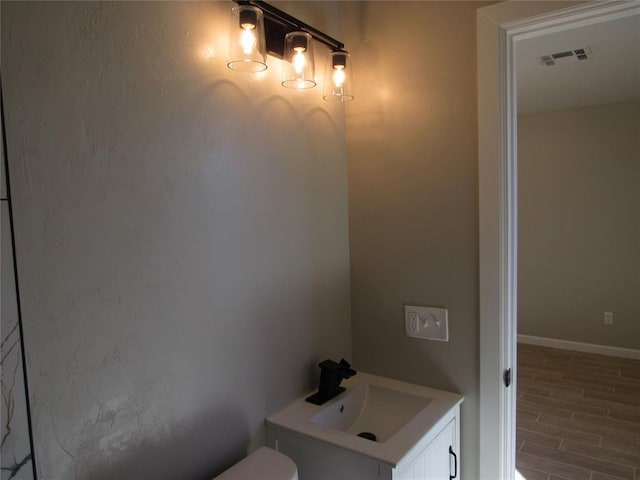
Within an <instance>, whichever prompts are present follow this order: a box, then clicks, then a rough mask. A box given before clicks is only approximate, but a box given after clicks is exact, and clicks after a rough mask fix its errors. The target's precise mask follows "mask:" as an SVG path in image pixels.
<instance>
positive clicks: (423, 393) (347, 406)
mask: <svg viewBox="0 0 640 480" xmlns="http://www.w3.org/2000/svg"><path fill="white" fill-rule="evenodd" d="M343 385H344V386H345V387H346V390H345V391H344V392H343V393H341V394H340V395H339V396H337V397H336V398H334V399H333V400H330V401H329V402H327V403H325V404H324V405H320V406H318V405H313V404H311V403H308V402H305V400H304V398H301V399H299V400H296V401H295V402H293V403H292V404H290V405H289V406H287V407H285V408H284V409H283V410H281V411H280V412H277V413H275V414H274V415H271V416H270V417H268V418H267V421H266V424H267V443H268V445H269V446H270V447H272V448H274V449H276V450H278V451H280V452H282V453H284V454H285V455H287V456H288V457H290V458H291V459H293V461H294V462H295V463H296V465H297V467H298V472H299V476H300V480H328V479H331V480H338V479H344V480H360V479H363V480H364V479H371V480H373V479H383V480H391V479H402V480H417V479H421V480H423V479H429V480H451V479H454V478H455V479H458V478H460V463H459V453H460V403H461V402H462V400H463V397H462V396H461V395H459V394H455V393H450V392H444V391H441V390H435V389H432V388H428V387H423V386H420V385H413V384H409V383H405V382H400V381H397V380H392V379H388V378H384V377H378V376H376V375H370V374H366V373H361V372H360V373H358V374H357V375H356V376H354V377H352V378H350V379H349V380H347V381H345V383H343Z"/></svg>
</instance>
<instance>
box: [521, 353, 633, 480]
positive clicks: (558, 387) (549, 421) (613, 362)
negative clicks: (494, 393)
mask: <svg viewBox="0 0 640 480" xmlns="http://www.w3.org/2000/svg"><path fill="white" fill-rule="evenodd" d="M517 412H518V413H517V422H516V425H517V453H516V465H517V469H518V471H519V472H520V474H521V475H522V476H523V477H524V478H526V480H560V479H565V480H621V479H622V480H640V360H631V359H624V358H618V357H609V356H605V355H595V354H590V353H582V352H572V351H568V350H559V349H555V348H547V347H538V346H533V345H525V344H518V400H517Z"/></svg>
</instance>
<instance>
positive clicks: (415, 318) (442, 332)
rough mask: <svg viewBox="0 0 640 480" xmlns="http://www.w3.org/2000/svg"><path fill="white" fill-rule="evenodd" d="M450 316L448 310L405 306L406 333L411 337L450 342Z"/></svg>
mask: <svg viewBox="0 0 640 480" xmlns="http://www.w3.org/2000/svg"><path fill="white" fill-rule="evenodd" d="M448 317H449V315H448V310H447V309H446V308H437V307H416V306H411V305H405V307H404V325H405V333H406V334H407V336H409V337H414V338H424V339H429V340H439V341H441V342H448V341H449V318H448Z"/></svg>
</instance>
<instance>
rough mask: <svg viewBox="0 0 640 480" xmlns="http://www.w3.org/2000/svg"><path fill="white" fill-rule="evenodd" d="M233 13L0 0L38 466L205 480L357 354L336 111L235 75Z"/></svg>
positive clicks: (337, 17)
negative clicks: (326, 372)
mask: <svg viewBox="0 0 640 480" xmlns="http://www.w3.org/2000/svg"><path fill="white" fill-rule="evenodd" d="M230 7H231V2H220V3H216V2H193V3H191V2H139V3H134V2H106V3H93V2H74V3H48V2H44V3H31V2H29V3H27V2H24V3H23V2H19V3H13V2H2V73H3V81H4V89H5V92H4V93H5V100H6V109H7V133H8V141H9V157H10V163H11V181H12V187H13V196H14V198H13V200H14V205H15V217H16V218H15V220H16V236H17V242H16V243H17V249H18V264H19V269H20V271H21V276H20V282H21V284H20V287H21V292H22V299H23V313H24V326H25V341H26V350H27V355H28V371H29V379H30V382H31V406H32V411H33V419H34V428H35V453H36V459H37V463H38V468H39V478H40V479H42V480H47V479H60V480H62V479H64V480H67V479H71V478H77V479H91V480H96V479H111V480H112V479H115V478H118V479H140V478H163V479H206V478H211V477H212V476H213V475H215V474H217V473H219V472H220V471H221V470H222V469H224V468H225V467H226V466H228V465H229V464H231V463H232V462H234V461H236V460H238V459H239V458H240V457H241V456H243V455H244V454H245V453H246V452H247V450H251V449H253V448H255V447H257V446H259V445H262V444H263V442H264V438H263V420H264V417H265V416H266V415H268V414H270V413H272V412H273V411H275V410H276V409H278V408H280V407H282V406H284V405H285V404H287V403H288V402H290V401H291V400H292V399H293V398H295V397H297V396H299V395H302V394H303V393H304V392H306V391H307V390H309V389H311V388H312V382H313V376H314V374H315V372H316V370H317V366H316V363H317V362H318V361H319V360H321V359H322V358H326V357H333V358H340V356H345V357H347V358H349V357H350V351H351V338H350V323H349V310H350V299H349V298H350V297H349V256H348V220H347V213H348V212H347V164H346V147H345V141H344V118H343V117H344V115H343V110H342V107H340V106H335V105H330V104H328V103H326V102H324V101H322V98H321V91H322V89H321V86H319V88H316V89H315V91H311V92H304V93H300V92H291V91H287V90H285V89H283V88H281V87H280V79H279V75H280V72H279V69H278V66H279V63H278V62H277V61H273V66H274V68H272V69H270V70H269V71H268V73H267V75H266V76H255V77H254V76H250V75H249V76H247V75H242V74H238V73H235V72H231V71H230V70H228V69H227V67H226V60H227V58H226V52H227V42H228V21H229V16H230V14H229V9H230ZM300 12H301V13H303V14H305V15H306V16H307V17H306V19H308V20H310V21H314V22H315V23H316V25H317V26H318V27H319V28H326V27H329V28H328V29H329V32H330V33H332V34H334V35H341V31H340V29H341V19H342V13H341V6H340V4H339V3H331V2H329V3H325V2H320V3H313V4H309V5H305V4H298V5H296V12H295V13H300ZM336 29H337V31H333V30H336ZM318 58H319V59H321V56H320V55H319V56H318ZM318 69H319V72H322V63H320V65H319V66H318ZM320 76H321V75H320Z"/></svg>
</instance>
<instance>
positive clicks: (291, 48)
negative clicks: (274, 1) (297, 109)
mask: <svg viewBox="0 0 640 480" xmlns="http://www.w3.org/2000/svg"><path fill="white" fill-rule="evenodd" d="M233 1H234V2H235V3H236V4H237V5H236V6H234V7H233V9H232V11H233V16H232V18H233V24H232V26H231V57H230V58H231V60H230V61H229V63H227V65H228V67H229V68H231V69H232V70H237V71H245V72H259V71H262V70H264V69H266V68H267V66H266V53H262V54H261V53H259V52H264V50H260V46H261V45H264V49H265V50H266V52H267V53H269V54H271V55H273V56H274V57H277V58H281V59H282V60H283V62H282V85H283V86H284V87H287V88H299V89H306V88H311V87H314V86H315V85H316V79H315V60H314V54H313V43H314V41H316V42H319V43H321V44H323V45H324V46H326V47H328V48H329V49H330V50H331V53H330V54H329V59H328V61H329V62H330V64H329V65H328V66H327V73H326V74H325V77H326V76H327V75H329V74H330V78H331V81H330V84H327V80H325V87H324V92H323V98H325V99H326V100H334V101H346V100H352V99H353V93H352V91H351V65H350V56H349V54H348V52H346V51H345V50H344V44H343V43H342V42H340V41H338V40H336V39H335V38H332V37H330V36H329V35H327V34H326V33H323V32H321V31H320V30H318V29H316V28H314V27H312V26H311V25H308V24H306V23H304V22H302V21H300V20H298V19H297V18H295V17H293V16H291V15H289V14H288V13H286V12H283V11H282V10H280V9H278V8H276V7H274V6H272V5H269V4H268V3H267V2H263V1H261V0H233ZM262 35H264V37H262ZM261 38H264V41H263V43H261Z"/></svg>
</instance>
